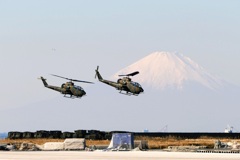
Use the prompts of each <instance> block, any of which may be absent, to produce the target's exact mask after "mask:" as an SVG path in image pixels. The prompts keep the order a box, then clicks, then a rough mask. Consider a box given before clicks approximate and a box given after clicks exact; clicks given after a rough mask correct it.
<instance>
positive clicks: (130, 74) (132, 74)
mask: <svg viewBox="0 0 240 160" xmlns="http://www.w3.org/2000/svg"><path fill="white" fill-rule="evenodd" d="M137 74H139V72H138V71H136V72H133V73H129V74H125V75H118V76H135V75H137Z"/></svg>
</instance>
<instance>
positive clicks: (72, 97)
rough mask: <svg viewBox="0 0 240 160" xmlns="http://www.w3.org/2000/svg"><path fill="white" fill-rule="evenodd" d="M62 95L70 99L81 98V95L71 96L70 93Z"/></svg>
mask: <svg viewBox="0 0 240 160" xmlns="http://www.w3.org/2000/svg"><path fill="white" fill-rule="evenodd" d="M63 97H65V98H71V99H75V98H79V99H81V98H82V97H76V96H72V95H70V96H67V95H64V96H63Z"/></svg>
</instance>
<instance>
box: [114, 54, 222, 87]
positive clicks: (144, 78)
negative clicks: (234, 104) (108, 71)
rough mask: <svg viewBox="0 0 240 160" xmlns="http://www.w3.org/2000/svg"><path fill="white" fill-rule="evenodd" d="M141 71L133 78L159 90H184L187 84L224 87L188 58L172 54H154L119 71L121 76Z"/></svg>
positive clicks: (116, 75)
mask: <svg viewBox="0 0 240 160" xmlns="http://www.w3.org/2000/svg"><path fill="white" fill-rule="evenodd" d="M133 71H139V72H140V74H139V75H137V76H135V77H134V78H133V80H134V81H137V82H139V83H141V84H143V85H144V86H148V87H151V88H157V89H166V88H174V89H175V88H176V89H183V88H184V85H185V84H186V83H197V84H200V85H202V86H205V87H207V88H209V89H212V90H216V89H218V88H221V87H223V85H224V84H223V81H222V80H220V79H219V78H217V77H216V76H213V75H212V74H210V73H209V72H207V71H206V70H205V69H204V68H203V67H201V66H200V65H198V64H197V63H196V62H194V61H193V60H191V59H190V58H188V57H185V56H183V55H181V54H176V53H170V52H154V53H152V54H150V55H148V56H146V57H144V58H142V59H140V60H139V61H137V62H135V63H133V64H132V65H130V66H128V67H126V68H124V69H122V70H120V71H118V72H117V73H116V74H115V75H114V76H113V77H114V79H116V78H117V77H118V75H120V74H126V73H131V72H133Z"/></svg>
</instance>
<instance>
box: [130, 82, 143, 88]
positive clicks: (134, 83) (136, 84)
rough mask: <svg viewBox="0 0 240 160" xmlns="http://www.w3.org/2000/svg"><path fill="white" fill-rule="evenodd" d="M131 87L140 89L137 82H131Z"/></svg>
mask: <svg viewBox="0 0 240 160" xmlns="http://www.w3.org/2000/svg"><path fill="white" fill-rule="evenodd" d="M131 84H132V85H134V86H136V87H142V86H141V85H140V84H139V83H137V82H131Z"/></svg>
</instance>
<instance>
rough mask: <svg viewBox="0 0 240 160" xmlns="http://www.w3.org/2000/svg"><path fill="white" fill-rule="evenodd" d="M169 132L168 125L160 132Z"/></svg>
mask: <svg viewBox="0 0 240 160" xmlns="http://www.w3.org/2000/svg"><path fill="white" fill-rule="evenodd" d="M167 131H168V125H165V126H164V127H163V128H161V129H160V132H167Z"/></svg>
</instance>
